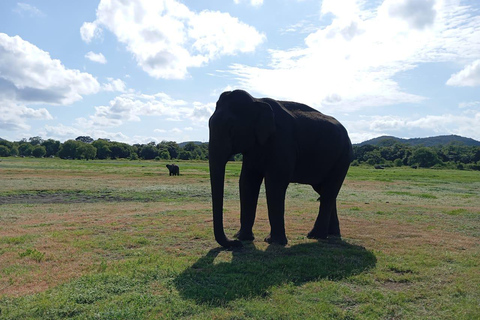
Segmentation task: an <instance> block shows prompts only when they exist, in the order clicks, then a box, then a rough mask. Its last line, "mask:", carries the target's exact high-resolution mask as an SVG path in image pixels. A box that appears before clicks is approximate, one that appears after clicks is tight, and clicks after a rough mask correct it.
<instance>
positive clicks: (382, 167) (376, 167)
mask: <svg viewBox="0 0 480 320" xmlns="http://www.w3.org/2000/svg"><path fill="white" fill-rule="evenodd" d="M375 169H385V167H384V166H381V165H376V166H375Z"/></svg>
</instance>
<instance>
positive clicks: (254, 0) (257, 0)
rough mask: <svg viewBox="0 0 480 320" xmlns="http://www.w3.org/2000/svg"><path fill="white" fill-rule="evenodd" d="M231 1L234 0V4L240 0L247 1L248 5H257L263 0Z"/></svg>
mask: <svg viewBox="0 0 480 320" xmlns="http://www.w3.org/2000/svg"><path fill="white" fill-rule="evenodd" d="M233 2H235V4H239V3H240V2H249V3H250V5H252V6H254V7H259V6H261V5H262V4H263V0H246V1H244V0H233Z"/></svg>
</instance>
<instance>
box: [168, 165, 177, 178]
mask: <svg viewBox="0 0 480 320" xmlns="http://www.w3.org/2000/svg"><path fill="white" fill-rule="evenodd" d="M166 167H167V168H168V171H169V172H170V175H171V176H179V175H180V168H179V167H178V166H177V165H176V164H167V165H166Z"/></svg>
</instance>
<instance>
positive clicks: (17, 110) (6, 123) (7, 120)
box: [0, 101, 53, 131]
mask: <svg viewBox="0 0 480 320" xmlns="http://www.w3.org/2000/svg"><path fill="white" fill-rule="evenodd" d="M0 114H1V115H2V116H1V117H0V129H1V130H6V131H19V130H29V129H30V126H29V125H28V124H27V120H29V119H38V120H41V119H43V120H51V119H53V117H52V116H51V115H50V113H49V112H48V110H47V109H45V108H40V109H32V108H28V107H26V106H23V105H19V104H15V103H13V102H9V101H1V104H0Z"/></svg>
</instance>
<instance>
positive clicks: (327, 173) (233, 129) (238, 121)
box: [209, 90, 353, 247]
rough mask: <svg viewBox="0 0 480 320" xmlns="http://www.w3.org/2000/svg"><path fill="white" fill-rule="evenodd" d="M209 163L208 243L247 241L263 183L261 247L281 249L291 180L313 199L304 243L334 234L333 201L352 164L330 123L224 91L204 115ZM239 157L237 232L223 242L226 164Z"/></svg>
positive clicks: (295, 106)
mask: <svg viewBox="0 0 480 320" xmlns="http://www.w3.org/2000/svg"><path fill="white" fill-rule="evenodd" d="M209 126H210V142H209V164H210V182H211V187H212V203H213V227H214V233H215V239H216V240H217V242H218V243H219V244H220V245H221V246H223V247H237V246H241V245H242V244H241V242H240V241H239V240H243V241H251V240H253V239H254V235H253V231H252V228H253V224H254V221H255V215H256V208H257V201H258V194H259V191H260V185H261V184H262V181H263V179H265V189H266V196H267V206H268V218H269V221H270V228H271V229H270V235H269V236H268V237H267V238H265V241H266V242H268V243H277V244H281V245H285V244H287V237H286V235H285V221H284V211H285V193H286V190H287V187H288V184H289V183H290V182H297V183H303V184H309V185H311V186H312V187H313V189H314V190H315V191H316V192H318V194H319V195H320V199H321V200H320V210H319V213H318V217H317V219H316V221H315V224H314V226H313V229H312V230H311V231H310V232H309V233H308V237H309V238H315V239H324V238H327V236H329V235H332V236H340V226H339V221H338V216H337V207H336V198H337V195H338V193H339V191H340V188H341V186H342V183H343V180H344V179H345V176H346V174H347V171H348V168H349V166H350V162H351V160H352V156H353V152H352V144H351V142H350V138H349V137H348V134H347V131H346V130H345V128H344V127H343V126H342V125H341V124H340V123H339V122H338V121H337V120H335V119H334V118H332V117H330V116H327V115H324V114H322V113H320V112H318V111H317V110H315V109H312V108H310V107H308V106H306V105H304V104H300V103H296V102H288V101H277V100H273V99H268V98H263V99H256V98H253V97H252V96H251V95H250V94H248V93H247V92H245V91H242V90H235V91H231V92H230V91H227V92H224V93H222V94H221V96H220V98H219V99H218V102H217V106H216V109H215V112H214V113H213V115H212V117H211V118H210V123H209ZM237 153H242V154H243V166H242V171H241V174H240V230H239V231H238V232H237V234H236V235H235V237H236V238H237V239H238V240H229V239H228V238H227V237H226V236H225V232H224V229H223V193H224V180H225V165H226V163H227V161H228V160H229V159H230V157H231V156H232V155H233V154H237Z"/></svg>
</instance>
